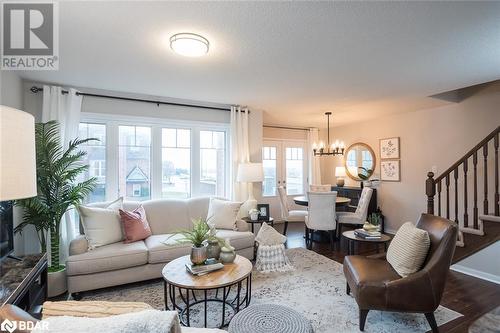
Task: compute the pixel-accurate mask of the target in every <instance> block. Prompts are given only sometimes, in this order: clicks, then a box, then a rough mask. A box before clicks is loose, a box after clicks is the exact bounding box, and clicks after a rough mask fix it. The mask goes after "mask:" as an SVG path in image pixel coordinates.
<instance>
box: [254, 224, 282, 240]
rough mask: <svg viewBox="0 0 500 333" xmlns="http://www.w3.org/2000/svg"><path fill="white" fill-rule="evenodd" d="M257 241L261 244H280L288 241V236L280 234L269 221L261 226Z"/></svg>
mask: <svg viewBox="0 0 500 333" xmlns="http://www.w3.org/2000/svg"><path fill="white" fill-rule="evenodd" d="M255 241H256V242H257V243H259V245H278V244H283V243H285V242H286V236H284V235H282V234H280V233H279V232H277V231H276V229H274V228H273V227H271V226H270V225H269V224H267V223H263V224H262V226H261V227H260V230H259V233H258V234H257V237H255Z"/></svg>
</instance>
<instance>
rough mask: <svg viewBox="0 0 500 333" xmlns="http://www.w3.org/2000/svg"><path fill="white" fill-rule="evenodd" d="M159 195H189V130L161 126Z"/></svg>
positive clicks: (164, 196) (175, 196)
mask: <svg viewBox="0 0 500 333" xmlns="http://www.w3.org/2000/svg"><path fill="white" fill-rule="evenodd" d="M161 146H162V152H161V156H162V158H161V196H162V197H163V198H189V197H190V196H191V130H188V129H176V128H163V129H162V136H161Z"/></svg>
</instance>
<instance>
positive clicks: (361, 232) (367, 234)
mask: <svg viewBox="0 0 500 333" xmlns="http://www.w3.org/2000/svg"><path fill="white" fill-rule="evenodd" d="M354 235H356V237H359V238H363V239H380V238H382V234H381V233H380V231H367V230H365V229H356V230H354Z"/></svg>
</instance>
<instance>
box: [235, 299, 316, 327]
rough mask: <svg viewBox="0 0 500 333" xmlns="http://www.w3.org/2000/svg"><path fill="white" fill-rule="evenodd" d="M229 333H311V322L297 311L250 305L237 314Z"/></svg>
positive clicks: (263, 305) (284, 307) (266, 305)
mask: <svg viewBox="0 0 500 333" xmlns="http://www.w3.org/2000/svg"><path fill="white" fill-rule="evenodd" d="M228 331H229V333H312V332H313V327H312V325H311V322H310V321H309V320H308V319H307V318H306V317H304V316H303V315H301V314H300V313H298V312H297V311H295V310H293V309H290V308H287V307H286V306H281V305H276V304H258V305H251V306H249V307H248V308H246V309H245V310H243V311H241V312H239V313H237V314H236V315H235V316H234V317H233V319H232V320H231V322H230V323H229V328H228Z"/></svg>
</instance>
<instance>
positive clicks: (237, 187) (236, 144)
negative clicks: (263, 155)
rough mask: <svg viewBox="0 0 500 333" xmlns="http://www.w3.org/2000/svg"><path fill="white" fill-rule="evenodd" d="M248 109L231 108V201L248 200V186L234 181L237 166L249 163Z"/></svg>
mask: <svg viewBox="0 0 500 333" xmlns="http://www.w3.org/2000/svg"><path fill="white" fill-rule="evenodd" d="M248 113H249V112H248V109H247V108H241V107H239V106H232V107H231V143H230V145H231V162H232V163H231V192H230V193H231V199H232V200H236V201H245V200H246V199H247V198H248V185H247V184H246V183H239V182H237V181H236V177H237V173H238V164H240V163H245V162H249V161H250V159H249V158H250V149H249V144H248Z"/></svg>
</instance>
